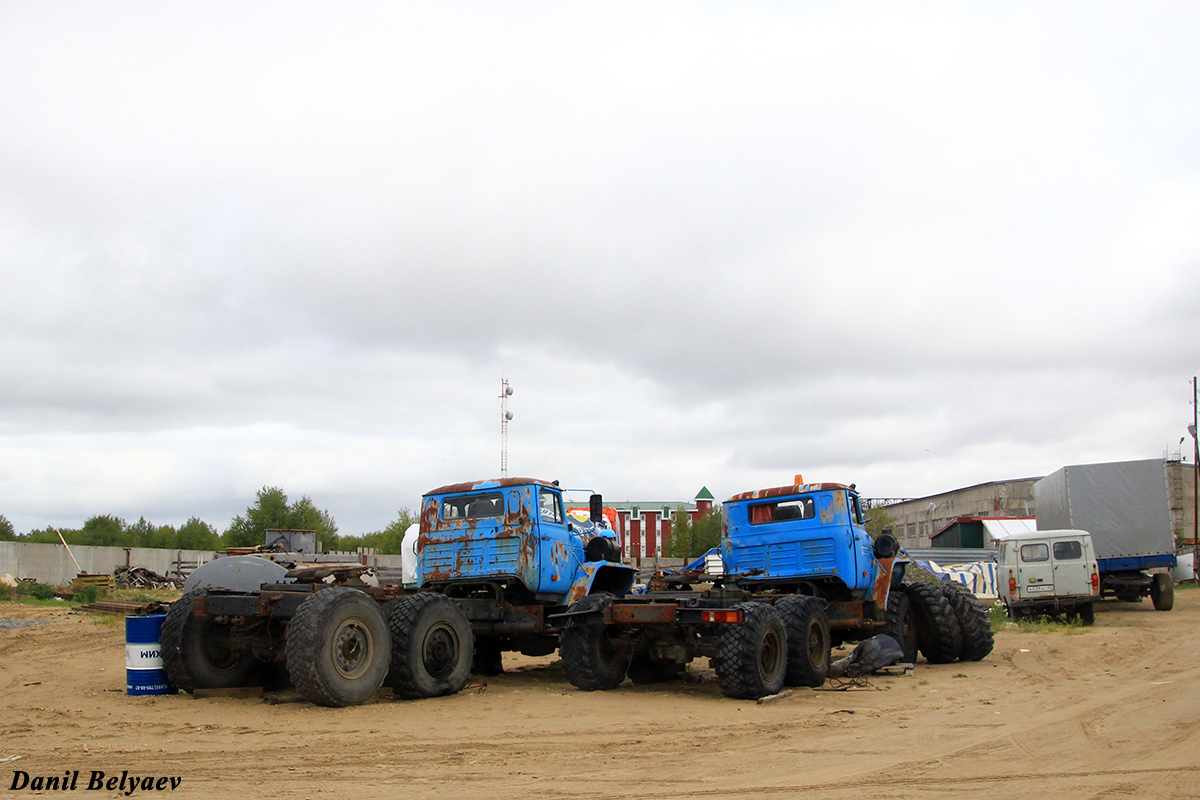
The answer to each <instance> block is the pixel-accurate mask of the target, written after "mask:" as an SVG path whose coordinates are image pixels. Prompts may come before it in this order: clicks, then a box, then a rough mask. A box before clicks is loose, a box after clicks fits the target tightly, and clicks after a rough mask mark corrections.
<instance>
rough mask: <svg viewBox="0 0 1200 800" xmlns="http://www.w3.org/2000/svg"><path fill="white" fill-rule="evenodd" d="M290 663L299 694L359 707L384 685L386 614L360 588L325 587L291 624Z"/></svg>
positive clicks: (388, 652) (387, 652)
mask: <svg viewBox="0 0 1200 800" xmlns="http://www.w3.org/2000/svg"><path fill="white" fill-rule="evenodd" d="M286 640H287V646H286V652H287V667H288V674H289V675H291V678H292V684H293V685H295V687H296V691H297V692H299V693H300V696H301V697H303V698H304V699H305V700H308V701H309V702H310V703H316V704H317V705H320V706H333V707H342V706H355V705H359V704H360V703H365V702H366V701H367V700H370V699H371V698H372V697H373V696H374V695H375V692H377V691H378V690H379V687H380V686H382V685H383V679H384V676H386V675H387V671H388V659H389V657H390V655H391V644H390V642H389V641H388V635H387V624H386V623H385V622H384V619H383V612H382V611H381V610H380V608H379V604H378V603H377V602H375V600H374V598H372V597H371V596H370V595H368V594H366V593H365V592H360V591H359V590H357V589H350V588H348V587H345V586H334V587H330V588H328V589H320V590H318V591H316V592H314V593H313V594H312V596H311V597H308V598H306V599H305V600H304V602H302V603H301V604H300V607H299V608H297V609H296V615H295V616H294V617H292V621H291V623H290V624H289V625H288V628H287V636H286Z"/></svg>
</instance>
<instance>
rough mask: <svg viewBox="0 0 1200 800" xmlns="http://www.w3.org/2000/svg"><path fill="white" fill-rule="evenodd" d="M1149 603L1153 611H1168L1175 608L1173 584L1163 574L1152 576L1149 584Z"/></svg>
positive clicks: (1167, 576) (1169, 578)
mask: <svg viewBox="0 0 1200 800" xmlns="http://www.w3.org/2000/svg"><path fill="white" fill-rule="evenodd" d="M1150 602H1152V603H1154V610H1155V611H1170V610H1171V609H1172V608H1173V607H1174V606H1175V584H1174V582H1173V581H1172V580H1171V576H1170V575H1168V574H1167V573H1165V572H1159V573H1156V574H1155V575H1154V578H1153V581H1152V583H1151V584H1150Z"/></svg>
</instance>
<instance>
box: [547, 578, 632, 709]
mask: <svg viewBox="0 0 1200 800" xmlns="http://www.w3.org/2000/svg"><path fill="white" fill-rule="evenodd" d="M611 603H612V595H610V594H608V593H606V592H597V593H596V594H589V595H588V596H587V597H584V598H583V599H582V600H577V601H575V602H574V603H572V604H571V608H570V610H571V611H599V610H602V609H603V608H604V607H605V606H607V605H609V604H611ZM558 653H559V656H560V657H561V658H562V664H563V672H565V673H566V675H567V680H569V681H570V682H571V685H572V686H574V687H575V688H576V689H582V690H583V691H585V692H594V691H596V690H601V691H604V690H608V689H615V688H617V687H618V686H620V685H621V682H622V681H623V680H625V674H626V672H627V671H628V670H629V664H630V661H631V657H632V648H631V646H630V643H629V636H628V634H627V633H626V632H624V631H623V630H621V628H620V627H618V626H616V625H605V624H603V623H602V622H593V623H586V624H579V623H572V624H571V625H568V626H567V627H566V628H564V629H563V631H562V633H560V634H559V636H558Z"/></svg>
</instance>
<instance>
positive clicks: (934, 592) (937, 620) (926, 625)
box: [904, 582, 962, 664]
mask: <svg viewBox="0 0 1200 800" xmlns="http://www.w3.org/2000/svg"><path fill="white" fill-rule="evenodd" d="M904 588H905V590H906V591H907V592H908V599H909V602H910V603H911V605H912V608H913V610H914V611H915V612H916V615H915V616H916V625H917V648H918V649H919V650H920V651H921V653H922V655H924V656H925V659H926V660H927V661H928V662H929V663H930V664H949V663H950V662H952V661H955V660H957V659H958V657H959V655H960V654H961V653H962V628H961V626H960V625H959V624H958V617H956V616H955V615H954V609H952V608H951V607H950V601H949V600H947V599H946V596H945V595H944V594H942V589H941V587H940V586H939V585H938V583H926V582H918V583H906V584H905V585H904Z"/></svg>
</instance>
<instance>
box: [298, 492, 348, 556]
mask: <svg viewBox="0 0 1200 800" xmlns="http://www.w3.org/2000/svg"><path fill="white" fill-rule="evenodd" d="M288 511H289V517H288V518H289V520H290V521H291V524H290V525H289V526H288V527H290V528H293V529H295V530H301V531H316V532H317V541H318V542H320V543H321V548H322V549H324V550H337V549H339V546H338V535H337V529H338V528H337V522H335V521H334V519H333V515H332V514H330V513H329V512H328V511H326V510H325V509H323V508H317V506H316V504H315V503H314V502H313V501H312V498H311V497H309V496H308V495H305V496H304V497H301V498H300V499H299V500H297V501H296V502H295V503H293V504H292V505H291V507H290V508H289V509H288Z"/></svg>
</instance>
